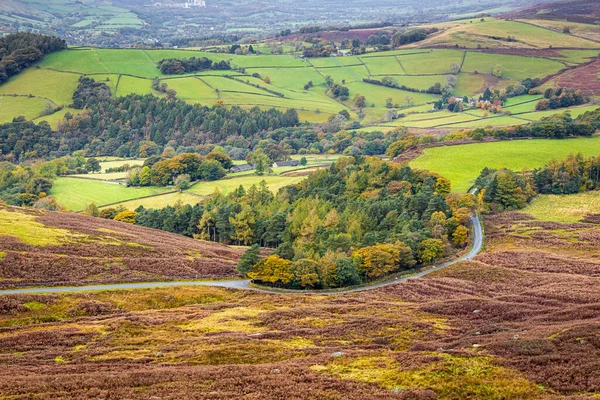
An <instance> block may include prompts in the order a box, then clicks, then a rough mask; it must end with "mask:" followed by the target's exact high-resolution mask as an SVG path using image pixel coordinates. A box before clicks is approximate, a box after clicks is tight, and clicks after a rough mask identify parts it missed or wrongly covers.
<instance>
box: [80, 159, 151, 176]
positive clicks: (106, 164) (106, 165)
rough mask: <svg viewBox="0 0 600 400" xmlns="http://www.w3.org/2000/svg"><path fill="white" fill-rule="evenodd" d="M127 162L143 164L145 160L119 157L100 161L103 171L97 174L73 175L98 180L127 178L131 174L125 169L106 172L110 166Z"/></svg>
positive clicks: (114, 166)
mask: <svg viewBox="0 0 600 400" xmlns="http://www.w3.org/2000/svg"><path fill="white" fill-rule="evenodd" d="M125 164H129V165H143V164H144V160H133V159H132V160H125V159H119V160H114V161H100V171H101V172H99V173H95V174H83V175H73V176H76V177H79V178H87V179H94V180H98V181H114V180H122V179H125V178H127V176H128V175H129V171H125V172H105V171H106V170H107V169H109V168H116V167H120V166H122V165H125Z"/></svg>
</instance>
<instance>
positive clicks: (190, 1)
mask: <svg viewBox="0 0 600 400" xmlns="http://www.w3.org/2000/svg"><path fill="white" fill-rule="evenodd" d="M152 7H155V8H167V7H168V8H194V7H206V1H204V0H186V1H185V2H182V3H180V2H170V1H165V2H157V3H154V4H153V5H152Z"/></svg>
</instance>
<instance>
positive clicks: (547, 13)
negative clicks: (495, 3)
mask: <svg viewBox="0 0 600 400" xmlns="http://www.w3.org/2000/svg"><path fill="white" fill-rule="evenodd" d="M501 17H503V18H511V19H521V18H525V19H526V18H532V19H548V20H558V21H563V20H566V21H569V22H578V23H582V24H595V23H596V21H598V18H600V4H599V3H598V2H597V1H596V0H575V1H558V2H547V3H543V4H538V5H536V6H534V7H531V8H528V9H525V10H522V11H515V12H512V13H508V14H504V15H501Z"/></svg>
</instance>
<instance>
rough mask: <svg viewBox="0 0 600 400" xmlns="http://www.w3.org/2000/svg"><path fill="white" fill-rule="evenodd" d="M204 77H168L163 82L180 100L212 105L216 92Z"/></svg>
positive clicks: (215, 98)
mask: <svg viewBox="0 0 600 400" xmlns="http://www.w3.org/2000/svg"><path fill="white" fill-rule="evenodd" d="M204 79H206V78H197V77H192V78H181V79H170V80H168V81H165V83H166V84H167V85H168V87H169V89H173V90H175V91H176V92H177V97H178V98H180V99H182V100H185V101H190V102H202V103H204V104H206V105H212V104H214V103H215V101H216V100H217V93H216V92H215V90H214V89H213V88H211V87H209V86H208V85H207V84H206V83H205V81H204Z"/></svg>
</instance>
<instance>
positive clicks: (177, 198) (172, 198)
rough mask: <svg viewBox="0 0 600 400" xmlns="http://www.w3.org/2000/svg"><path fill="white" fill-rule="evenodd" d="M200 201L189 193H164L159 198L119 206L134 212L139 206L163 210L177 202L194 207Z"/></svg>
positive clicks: (139, 200)
mask: <svg viewBox="0 0 600 400" xmlns="http://www.w3.org/2000/svg"><path fill="white" fill-rule="evenodd" d="M200 201H202V197H201V196H197V195H193V194H189V193H185V192H183V193H180V192H177V193H166V194H161V195H159V196H154V197H147V198H145V199H136V200H129V201H125V202H123V203H119V205H120V206H123V207H125V208H126V209H128V210H135V209H136V208H138V207H139V206H143V207H144V208H165V207H167V206H172V205H175V204H176V203H177V202H181V204H190V205H194V204H196V203H198V202H200Z"/></svg>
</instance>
